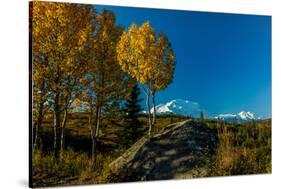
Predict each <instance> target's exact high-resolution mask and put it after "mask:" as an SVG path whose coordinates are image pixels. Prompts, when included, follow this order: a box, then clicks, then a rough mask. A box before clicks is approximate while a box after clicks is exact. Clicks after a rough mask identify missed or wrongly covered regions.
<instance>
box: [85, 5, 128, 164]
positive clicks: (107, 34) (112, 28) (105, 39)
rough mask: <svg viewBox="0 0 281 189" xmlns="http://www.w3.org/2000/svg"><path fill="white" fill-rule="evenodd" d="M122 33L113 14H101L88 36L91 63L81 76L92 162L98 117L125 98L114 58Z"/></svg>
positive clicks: (123, 82) (122, 78)
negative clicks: (84, 87)
mask: <svg viewBox="0 0 281 189" xmlns="http://www.w3.org/2000/svg"><path fill="white" fill-rule="evenodd" d="M122 32H123V28H122V27H119V26H117V25H116V23H115V15H114V13H113V12H111V11H105V10H104V11H102V12H101V13H100V15H98V16H97V18H96V30H95V32H94V34H93V36H92V37H93V40H92V46H93V50H92V52H91V54H92V61H91V62H89V64H88V72H87V74H86V75H85V81H86V82H85V83H86V90H85V91H86V94H85V93H84V97H85V96H86V98H85V99H87V101H88V104H89V107H90V108H89V109H90V118H89V124H90V128H91V139H92V160H93V162H95V154H96V143H97V140H98V138H99V131H100V126H101V120H102V117H103V116H104V114H105V113H106V112H109V110H108V107H110V106H112V105H114V104H116V103H118V101H120V100H121V99H123V98H124V97H125V96H124V95H126V86H127V84H128V77H127V74H126V73H125V72H123V71H122V69H121V68H120V65H119V64H118V62H117V56H116V45H117V43H118V41H119V39H120V36H121V35H122ZM105 109H106V111H105ZM111 116H112V115H111Z"/></svg>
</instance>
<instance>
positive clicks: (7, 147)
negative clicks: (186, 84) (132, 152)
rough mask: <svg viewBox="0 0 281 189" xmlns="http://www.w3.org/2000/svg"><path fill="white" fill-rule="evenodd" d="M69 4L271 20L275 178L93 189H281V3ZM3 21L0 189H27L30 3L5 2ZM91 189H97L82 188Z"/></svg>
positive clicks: (0, 7)
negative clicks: (269, 17) (245, 15)
mask: <svg viewBox="0 0 281 189" xmlns="http://www.w3.org/2000/svg"><path fill="white" fill-rule="evenodd" d="M68 2H84V3H85V2H86V3H91V4H111V5H128V6H138V7H158V8H169V9H185V10H201V11H213V12H232V13H248V14H263V15H272V16H273V17H272V27H273V30H272V31H273V32H272V44H273V47H272V55H273V56H272V68H273V70H272V78H273V82H272V85H273V98H272V99H273V102H272V107H273V129H272V131H273V174H271V175H257V176H235V177H220V178H206V179H192V180H177V181H175V180H173V181H162V182H157V181H154V182H145V183H129V184H108V185H95V186H94V187H95V188H101V189H102V188H114V189H121V188H122V189H129V188H130V189H131V188H132V187H133V188H136V189H138V188H144V187H145V188H155V189H156V188H162V189H166V188H177V189H182V188H216V189H218V188H224V189H225V188H236V189H237V188H255V189H256V188H263V189H265V188H278V186H279V187H280V186H281V184H280V181H281V180H280V179H281V174H280V173H281V166H280V165H281V164H280V162H281V157H280V151H281V147H280V138H281V124H280V117H281V115H279V114H280V113H281V111H280V107H281V104H280V99H281V94H280V87H281V84H280V83H281V79H280V76H281V73H280V71H281V69H280V64H281V58H280V57H281V56H280V55H281V50H280V49H281V47H280V36H281V31H280V24H281V19H280V12H279V11H280V9H281V6H280V5H279V4H278V0H276V1H274V0H119V1H118V0H80V1H78V0H75V1H70V0H69V1H68ZM0 21H1V22H0V32H1V33H0V48H1V49H0V118H1V120H0V188H1V189H2V188H3V189H6V188H13V189H16V188H24V187H28V1H27V0H3V1H1V4H0ZM91 187H93V186H83V187H82V186H81V187H80V186H79V187H78V188H91ZM76 188H77V187H76Z"/></svg>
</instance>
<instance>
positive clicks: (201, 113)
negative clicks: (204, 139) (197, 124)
mask: <svg viewBox="0 0 281 189" xmlns="http://www.w3.org/2000/svg"><path fill="white" fill-rule="evenodd" d="M200 121H201V122H202V123H203V122H204V113H203V112H200Z"/></svg>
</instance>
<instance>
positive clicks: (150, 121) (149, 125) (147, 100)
mask: <svg viewBox="0 0 281 189" xmlns="http://www.w3.org/2000/svg"><path fill="white" fill-rule="evenodd" d="M149 97H150V93H146V106H147V112H148V137H149V138H150V137H151V130H152V120H151V111H150V103H149Z"/></svg>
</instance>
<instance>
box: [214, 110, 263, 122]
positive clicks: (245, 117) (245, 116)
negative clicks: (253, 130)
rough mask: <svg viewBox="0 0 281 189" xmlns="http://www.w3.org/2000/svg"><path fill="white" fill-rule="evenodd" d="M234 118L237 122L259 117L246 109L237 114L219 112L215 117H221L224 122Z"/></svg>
mask: <svg viewBox="0 0 281 189" xmlns="http://www.w3.org/2000/svg"><path fill="white" fill-rule="evenodd" d="M235 118H236V120H237V121H238V122H239V123H241V122H248V121H252V120H258V119H260V117H256V115H255V114H254V113H252V112H246V111H242V112H239V113H237V114H220V115H218V116H216V117H215V119H221V120H224V121H226V122H232V121H233V120H234V119H235Z"/></svg>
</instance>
